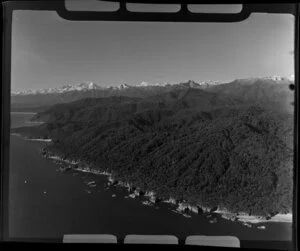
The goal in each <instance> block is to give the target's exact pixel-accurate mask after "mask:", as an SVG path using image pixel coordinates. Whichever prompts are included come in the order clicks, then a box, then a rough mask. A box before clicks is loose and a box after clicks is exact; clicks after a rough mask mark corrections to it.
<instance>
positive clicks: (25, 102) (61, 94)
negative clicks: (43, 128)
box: [11, 76, 292, 111]
mask: <svg viewBox="0 0 300 251" xmlns="http://www.w3.org/2000/svg"><path fill="white" fill-rule="evenodd" d="M260 83H263V84H266V83H269V84H276V85H277V84H280V85H283V86H287V85H288V84H290V83H292V81H291V80H290V79H288V78H282V77H277V76H274V77H263V78H247V79H236V80H234V81H232V82H230V83H222V82H218V81H202V82H199V83H197V82H195V81H193V80H188V81H186V82H181V83H178V84H169V83H156V84H150V83H148V82H145V81H143V82H141V83H140V84H139V85H128V84H125V83H123V84H120V85H119V86H110V87H102V86H99V85H97V84H95V83H93V82H84V83H80V84H75V85H64V86H62V87H60V88H48V89H39V90H28V91H24V92H12V94H11V110H12V111H40V110H44V108H47V107H49V106H51V105H54V104H58V103H68V102H73V101H76V100H80V99H83V98H104V97H111V96H125V97H136V98H145V97H149V96H154V95H159V94H162V93H166V92H170V91H174V90H181V89H187V88H193V89H202V90H206V91H209V92H215V91H218V92H220V91H222V92H229V90H230V88H233V86H235V85H252V86H253V88H254V87H255V86H257V85H258V84H260ZM225 87H226V88H225ZM224 88H225V89H226V90H225V89H224ZM234 88H235V87H234ZM276 88H277V89H280V87H279V88H278V87H276ZM223 89H224V90H223ZM241 90H242V89H241ZM252 91H254V90H252ZM232 94H233V95H234V93H232ZM258 95H261V94H258ZM245 98H246V95H245Z"/></svg>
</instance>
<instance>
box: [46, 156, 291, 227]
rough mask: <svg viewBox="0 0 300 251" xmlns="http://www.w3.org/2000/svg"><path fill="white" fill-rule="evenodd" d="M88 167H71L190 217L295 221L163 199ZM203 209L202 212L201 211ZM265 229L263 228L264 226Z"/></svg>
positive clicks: (288, 217)
mask: <svg viewBox="0 0 300 251" xmlns="http://www.w3.org/2000/svg"><path fill="white" fill-rule="evenodd" d="M46 158H49V159H53V160H57V161H61V162H65V163H67V164H70V165H80V164H83V163H81V162H78V161H73V160H63V159H62V158H61V157H59V156H55V155H54V156H48V157H46ZM83 165H85V166H86V167H80V166H79V167H77V168H73V167H71V168H70V169H72V170H74V171H79V172H88V173H93V174H96V175H105V176H107V180H108V186H114V185H115V186H119V187H124V188H127V190H128V192H129V194H128V197H130V198H133V199H134V198H137V197H140V196H144V197H147V198H148V201H143V202H142V204H143V205H149V204H151V205H152V206H153V205H154V204H156V203H159V202H160V203H168V204H171V205H174V206H176V209H173V210H172V211H174V212H176V213H179V214H182V215H183V216H184V217H187V218H190V217H192V215H189V214H186V212H188V213H193V214H203V213H208V214H217V215H219V216H220V217H221V218H223V219H226V220H229V221H236V222H240V223H241V224H243V225H246V226H248V227H251V225H250V226H249V223H250V224H254V225H256V224H260V223H270V222H278V223H292V221H293V215H292V213H288V214H281V213H279V214H276V215H274V216H273V217H271V218H270V219H266V218H263V217H261V216H253V215H248V214H246V213H243V212H239V213H232V212H229V211H228V210H226V209H222V210H221V209H219V208H218V209H216V210H213V209H211V208H206V207H201V206H199V205H198V206H192V205H190V204H188V203H185V202H178V203H177V202H176V200H175V199H174V198H172V197H170V198H169V199H167V200H161V199H160V198H158V197H157V196H156V193H155V192H154V191H145V192H143V191H142V190H141V189H140V188H138V187H136V188H133V186H132V185H130V184H129V183H128V182H123V181H116V180H115V179H113V178H112V173H109V172H108V171H107V170H106V171H101V170H97V169H94V168H90V167H89V166H87V164H83ZM199 211H202V212H199ZM262 229H263V228H262Z"/></svg>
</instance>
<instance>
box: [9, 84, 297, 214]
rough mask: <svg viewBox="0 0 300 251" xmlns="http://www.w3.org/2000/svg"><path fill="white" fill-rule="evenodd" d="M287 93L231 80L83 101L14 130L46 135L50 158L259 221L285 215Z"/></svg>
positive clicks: (288, 196) (289, 142)
mask: <svg viewBox="0 0 300 251" xmlns="http://www.w3.org/2000/svg"><path fill="white" fill-rule="evenodd" d="M218 88H219V89H218ZM259 88H263V90H264V91H262V92H259ZM247 89H248V91H247ZM279 89H280V90H281V93H283V95H278V90H279ZM267 97H268V98H267ZM271 97H272V98H271ZM292 97H293V92H291V91H290V90H288V85H281V86H280V85H278V84H277V85H276V86H275V84H272V83H271V84H270V83H260V84H256V86H253V85H252V84H244V85H237V84H235V83H231V84H228V86H227V89H226V86H225V85H223V86H222V87H216V88H212V90H209V91H208V90H207V91H206V90H205V91H204V90H200V89H197V88H187V89H177V90H172V91H170V92H166V93H162V94H159V95H154V96H149V97H147V98H130V97H108V98H99V99H82V100H79V101H76V102H73V103H67V104H60V105H55V106H53V107H51V108H50V109H48V110H47V111H45V112H42V113H39V114H37V115H36V116H35V118H34V119H35V120H42V121H45V122H46V123H45V124H43V125H41V126H38V127H34V128H33V127H28V128H17V129H12V131H13V132H17V133H21V134H24V135H27V136H32V137H45V138H47V137H50V138H52V139H53V143H52V144H51V145H49V146H48V150H49V151H50V152H52V153H56V154H59V155H61V156H63V157H66V158H70V159H76V160H77V159H79V160H84V161H86V162H88V163H90V164H92V165H94V166H96V167H99V168H101V169H108V170H110V171H111V172H112V173H113V175H114V176H115V178H117V179H119V180H123V181H129V182H131V183H132V184H134V185H135V186H138V187H141V188H142V189H144V190H153V191H155V192H156V193H157V194H158V195H159V196H160V197H161V198H168V197H170V196H172V197H175V198H176V199H178V200H185V201H187V202H189V203H190V204H194V205H196V204H200V205H204V206H209V207H214V206H222V207H225V208H227V209H229V210H231V211H234V212H239V211H243V212H248V213H251V214H255V215H264V216H266V215H273V214H276V213H279V212H281V213H286V212H290V211H291V210H292V173H293V172H292V168H293V114H292V112H291V111H292V107H293V106H292V105H291V104H290V102H292V101H293V99H292ZM281 108H284V109H281Z"/></svg>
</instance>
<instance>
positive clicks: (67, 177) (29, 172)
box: [9, 113, 292, 241]
mask: <svg viewBox="0 0 300 251" xmlns="http://www.w3.org/2000/svg"><path fill="white" fill-rule="evenodd" d="M32 116H33V114H21V113H11V126H12V127H16V126H20V125H26V120H28V119H29V118H30V117H32ZM10 140H11V141H10V149H11V151H10V187H9V189H10V199H9V234H10V237H11V238H31V239H36V238H44V239H47V238H62V236H63V235H64V234H115V235H116V236H118V237H120V238H123V237H124V236H125V235H126V234H172V235H175V236H177V237H178V238H182V239H185V237H186V236H187V235H192V234H201V235H233V236H237V237H238V238H240V239H241V240H277V241H278V240H285V241H288V240H291V238H292V224H291V223H267V224H261V225H264V226H266V229H265V230H261V229H257V228H256V227H252V228H248V227H246V226H244V225H242V224H240V223H236V222H231V221H227V220H224V219H221V218H220V217H218V216H213V217H217V218H218V219H217V222H216V223H209V219H207V218H206V216H203V215H195V214H194V216H193V217H191V218H186V217H184V216H182V215H180V214H176V213H174V212H172V211H171V209H175V207H174V206H172V205H169V204H166V203H160V204H158V205H157V206H154V207H149V206H144V205H142V203H141V202H142V201H143V200H145V198H138V199H131V198H125V197H126V196H127V195H128V193H127V191H126V189H124V188H120V187H114V188H110V189H108V190H105V188H104V184H105V183H107V180H106V177H105V176H99V175H93V174H87V173H80V172H75V171H70V172H64V173H63V172H58V171H57V168H58V166H57V165H56V164H54V163H53V162H52V161H51V160H47V159H44V158H43V157H42V156H41V155H40V154H39V149H40V148H41V147H42V146H43V145H44V144H45V143H43V142H34V141H25V140H23V139H21V138H19V137H17V136H11V137H10ZM88 181H95V182H96V184H97V186H96V187H94V188H90V187H88V186H87V184H86V183H87V182H88ZM112 195H115V197H113V196H112Z"/></svg>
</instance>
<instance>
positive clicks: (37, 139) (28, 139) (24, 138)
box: [10, 133, 52, 142]
mask: <svg viewBox="0 0 300 251" xmlns="http://www.w3.org/2000/svg"><path fill="white" fill-rule="evenodd" d="M10 135H12V136H17V137H20V138H21V139H23V140H27V141H39V142H52V139H39V138H35V139H31V138H27V137H24V136H22V135H21V134H19V133H10Z"/></svg>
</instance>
